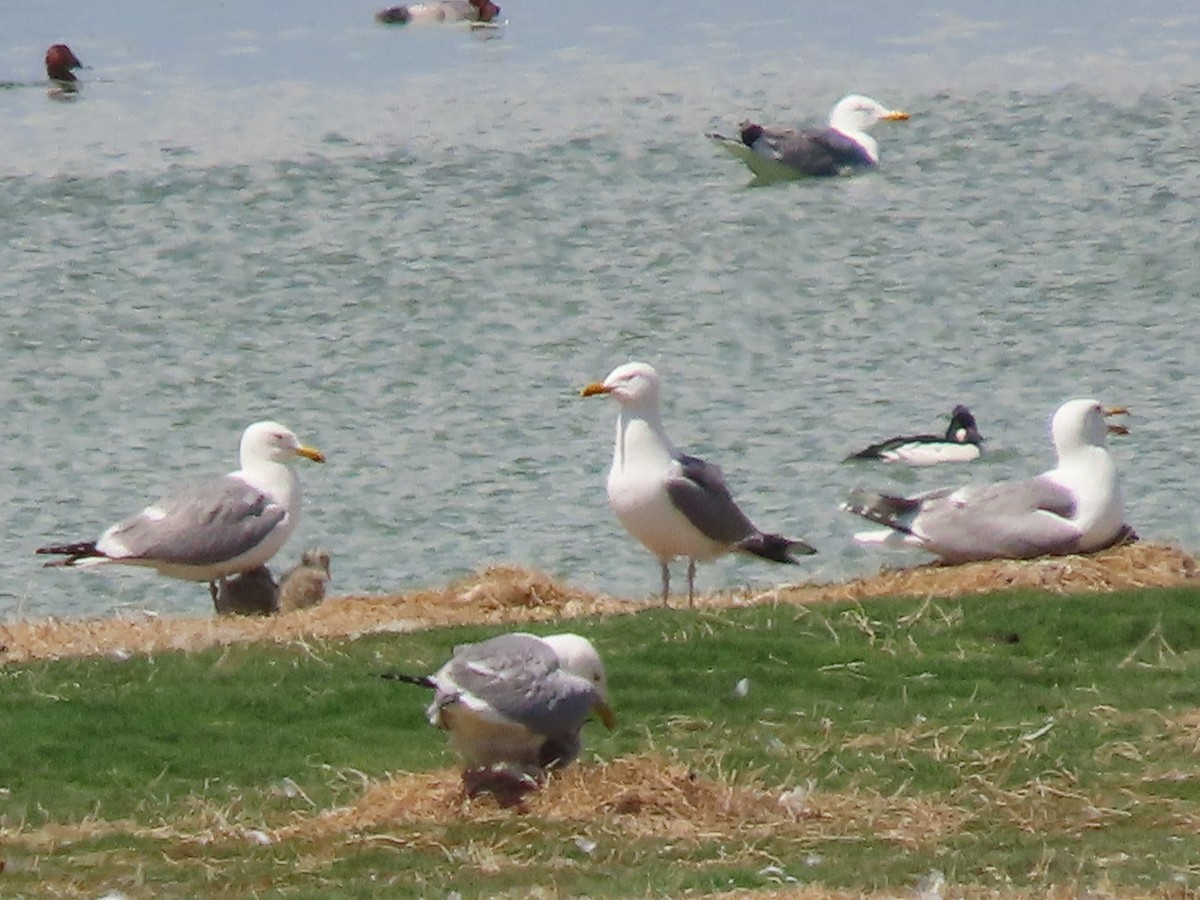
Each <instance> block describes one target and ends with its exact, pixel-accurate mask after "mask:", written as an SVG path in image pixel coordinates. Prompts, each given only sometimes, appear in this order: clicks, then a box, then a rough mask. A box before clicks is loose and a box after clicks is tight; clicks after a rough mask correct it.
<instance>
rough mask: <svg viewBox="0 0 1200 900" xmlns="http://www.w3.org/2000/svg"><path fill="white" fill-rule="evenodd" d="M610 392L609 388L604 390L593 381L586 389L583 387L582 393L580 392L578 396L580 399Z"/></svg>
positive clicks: (598, 383)
mask: <svg viewBox="0 0 1200 900" xmlns="http://www.w3.org/2000/svg"><path fill="white" fill-rule="evenodd" d="M611 392H612V389H611V388H606V387H605V386H604V385H603V384H601V383H600V382H599V381H593V382H592V383H591V384H589V385H588V386H587V387H585V388H584V389H583V390H582V391H580V392H579V395H580V396H581V397H595V396H596V395H597V394H608V393H611Z"/></svg>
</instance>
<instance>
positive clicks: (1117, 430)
mask: <svg viewBox="0 0 1200 900" xmlns="http://www.w3.org/2000/svg"><path fill="white" fill-rule="evenodd" d="M1104 415H1105V416H1127V415H1129V410H1128V409H1127V408H1126V407H1124V406H1106V407H1105V408H1104ZM1105 427H1106V430H1107V431H1108V433H1109V434H1129V429H1128V428H1126V427H1125V426H1124V425H1118V424H1116V423H1115V422H1108V423H1105Z"/></svg>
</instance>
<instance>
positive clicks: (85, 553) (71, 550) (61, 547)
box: [33, 541, 107, 566]
mask: <svg viewBox="0 0 1200 900" xmlns="http://www.w3.org/2000/svg"><path fill="white" fill-rule="evenodd" d="M33 552H34V553H36V554H38V555H40V556H65V557H67V558H66V559H56V560H51V561H50V562H48V563H46V565H47V566H73V565H75V563H76V562H78V561H79V560H81V559H107V554H105V553H101V552H100V551H99V550H97V549H96V542H95V541H76V542H75V543H73V544H51V545H50V546H49V547H38V548H37V549H36V550H34V551H33Z"/></svg>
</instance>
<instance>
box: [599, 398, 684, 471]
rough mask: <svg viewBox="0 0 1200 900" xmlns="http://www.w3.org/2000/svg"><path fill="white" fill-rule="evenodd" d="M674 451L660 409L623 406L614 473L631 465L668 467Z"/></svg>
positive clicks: (631, 467)
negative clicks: (660, 415)
mask: <svg viewBox="0 0 1200 900" xmlns="http://www.w3.org/2000/svg"><path fill="white" fill-rule="evenodd" d="M674 454H675V447H674V446H673V445H672V444H671V439H670V438H669V437H667V432H666V430H665V429H664V428H663V424H662V419H661V418H660V417H659V414H658V410H657V409H637V408H633V407H625V406H623V407H621V412H620V414H619V415H618V416H617V439H616V442H615V444H614V446H613V464H612V473H613V474H614V475H615V474H618V473H622V472H627V471H629V470H631V469H638V470H645V469H648V468H653V469H665V468H667V467H668V466H670V464H671V461H672V459H673V458H674Z"/></svg>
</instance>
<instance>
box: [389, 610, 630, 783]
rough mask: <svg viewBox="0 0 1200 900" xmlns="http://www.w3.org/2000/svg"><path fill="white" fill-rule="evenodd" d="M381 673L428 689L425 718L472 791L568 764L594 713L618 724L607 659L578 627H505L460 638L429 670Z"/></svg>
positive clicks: (531, 780)
mask: <svg viewBox="0 0 1200 900" xmlns="http://www.w3.org/2000/svg"><path fill="white" fill-rule="evenodd" d="M386 677H388V678H392V679H395V680H397V681H405V682H408V683H410V684H417V685H421V686H422V687H427V688H432V689H433V692H434V694H433V701H432V702H431V703H430V704H429V709H428V713H427V715H428V718H429V723H430V724H431V725H433V726H435V727H437V728H440V729H442V730H444V731H446V732H448V734H449V741H450V746H451V747H452V748H453V749H454V750H455V751H456V752H457V753H458V754H459V755H460V756H461V757H462V759H463V762H464V764H465V768H464V773H463V782H464V784H465V785H466V787H467V791H468V793H472V794H473V793H476V792H477V791H478V790H479V789H493V788H494V787H496V786H497V785H499V786H500V787H501V788H503V787H504V786H505V785H508V786H510V787H513V786H516V787H518V788H519V786H520V785H528V786H532V785H533V784H534V783H536V782H538V781H540V780H541V778H542V777H543V776H544V774H545V773H546V772H547V771H550V770H553V769H559V768H562V767H564V766H567V765H569V764H570V763H571V762H573V761H574V760H575V758H576V757H577V756H578V755H579V752H580V750H581V748H582V739H581V737H580V733H581V731H582V729H583V724H584V722H586V721H587V720H588V719H589V718H590V717H591V716H592V714H593V713H595V714H596V715H597V716H598V717H599V719H600V721H601V722H603V723H604V725H605V726H606V727H608V728H612V727H613V726H614V724H615V718H614V716H613V712H612V708H611V707H610V706H609V703H608V678H607V676H606V674H605V672H604V664H603V663H602V662H601V661H600V655H599V654H598V653H597V652H596V648H595V647H594V646H593V645H592V643H591V641H589V640H587V639H586V638H583V637H580V636H579V635H577V634H554V635H550V636H548V637H537V636H535V635H532V634H526V633H524V632H516V633H513V634H502V635H499V636H497V637H494V638H490V639H488V640H486V641H480V642H479V643H475V644H460V645H459V646H457V647H455V648H454V653H453V655H452V656H451V658H450V661H449V662H447V663H446V664H445V665H444V666H442V667H441V668H440V669H438V671H437V672H435V673H434V674H433V675H425V676H411V675H398V674H391V675H388V676H386Z"/></svg>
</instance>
